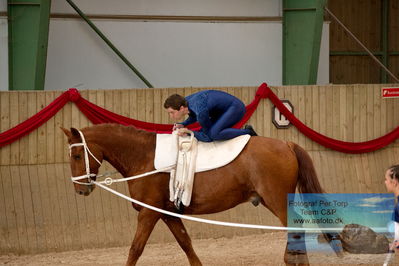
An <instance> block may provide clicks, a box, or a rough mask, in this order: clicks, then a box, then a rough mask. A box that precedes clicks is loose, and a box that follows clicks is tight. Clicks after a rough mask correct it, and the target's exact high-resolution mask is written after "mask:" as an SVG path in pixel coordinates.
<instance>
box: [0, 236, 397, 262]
mask: <svg viewBox="0 0 399 266" xmlns="http://www.w3.org/2000/svg"><path fill="white" fill-rule="evenodd" d="M193 245H194V249H195V250H196V252H197V255H198V256H199V258H200V259H201V261H202V263H203V265H217V266H227V265H229V266H235V265H236V266H238V265H241V266H243V265H284V263H283V254H284V250H285V245H286V233H285V232H272V233H265V234H260V235H250V236H240V237H238V236H236V237H234V238H230V239H228V238H219V239H205V240H193ZM128 250H129V247H120V248H108V249H89V250H82V251H70V252H61V253H46V254H38V255H30V256H29V255H24V256H16V255H3V256H0V265H32V266H33V265H36V266H39V265H75V266H77V265H124V263H125V262H126V259H127V254H128ZM386 258H387V254H379V255H354V254H348V253H345V255H344V256H343V257H342V258H338V257H336V256H335V255H334V254H333V253H329V254H326V253H323V254H321V253H320V252H318V253H311V252H309V261H310V263H311V264H312V265H339V264H346V265H348V264H349V265H383V263H384V261H385V260H386ZM137 265H139V266H153V265H176V266H180V265H188V260H187V258H186V256H185V254H184V253H183V251H182V250H181V249H180V247H179V246H178V245H177V244H176V243H167V244H148V245H147V246H146V248H145V250H144V253H143V255H142V256H141V258H140V260H139V262H138V264H137ZM389 265H399V263H398V260H397V259H396V258H395V256H393V257H392V259H391V260H390V263H389Z"/></svg>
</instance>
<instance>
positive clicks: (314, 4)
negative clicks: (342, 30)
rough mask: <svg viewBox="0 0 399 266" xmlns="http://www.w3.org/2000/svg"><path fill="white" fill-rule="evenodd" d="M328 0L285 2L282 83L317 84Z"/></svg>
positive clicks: (293, 0) (287, 0)
mask: <svg viewBox="0 0 399 266" xmlns="http://www.w3.org/2000/svg"><path fill="white" fill-rule="evenodd" d="M326 3H327V0H300V1H299V0H283V84H284V85H307V84H316V82H317V70H318V66H319V56H320V43H321V35H322V29H323V20H324V7H325V5H326Z"/></svg>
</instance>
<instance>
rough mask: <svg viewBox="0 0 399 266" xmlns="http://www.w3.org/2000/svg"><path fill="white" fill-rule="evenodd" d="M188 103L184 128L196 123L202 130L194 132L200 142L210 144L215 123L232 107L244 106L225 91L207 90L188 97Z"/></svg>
mask: <svg viewBox="0 0 399 266" xmlns="http://www.w3.org/2000/svg"><path fill="white" fill-rule="evenodd" d="M186 100H187V102H188V110H189V117H188V118H187V119H186V120H185V121H184V122H182V123H181V124H183V125H184V126H187V125H190V124H192V123H194V122H196V121H198V122H199V124H200V125H201V127H202V129H201V130H200V131H196V132H194V136H195V137H196V138H197V139H198V140H199V141H205V142H209V141H212V139H211V138H210V137H209V135H208V132H209V129H210V128H211V127H212V125H213V123H214V122H216V120H217V119H218V118H219V117H220V116H221V115H222V114H223V113H224V112H225V111H226V110H227V109H228V108H229V107H230V106H232V105H234V104H242V103H241V101H240V100H239V99H238V98H236V97H234V96H233V95H230V94H228V93H226V92H223V91H216V90H205V91H200V92H197V93H194V94H192V95H189V96H187V97H186Z"/></svg>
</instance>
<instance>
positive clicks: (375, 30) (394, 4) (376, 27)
mask: <svg viewBox="0 0 399 266" xmlns="http://www.w3.org/2000/svg"><path fill="white" fill-rule="evenodd" d="M383 1H388V51H389V52H396V53H395V54H391V55H390V56H389V59H388V68H389V69H390V71H391V72H392V73H394V75H396V77H398V76H399V20H398V19H397V18H398V16H399V1H397V0H351V1H347V0H330V1H328V8H329V9H330V10H331V11H332V12H333V13H334V14H335V16H337V17H338V19H339V20H340V21H341V22H342V23H343V24H345V26H346V27H347V28H349V30H350V31H351V32H352V33H353V34H354V35H355V36H356V37H357V38H358V39H359V40H360V41H361V42H362V43H363V44H364V45H365V46H366V47H367V48H368V49H369V50H370V51H372V52H376V53H378V52H381V51H382V49H383V47H382V42H381V40H382V39H381V38H382V30H381V29H382V27H381V25H382V24H381V23H382V12H383V11H382V7H383ZM327 19H328V20H330V21H331V25H330V51H331V52H365V51H364V50H363V48H361V47H360V46H359V45H358V44H357V43H356V42H355V40H354V39H353V38H352V37H351V36H349V34H348V33H346V31H345V30H344V29H343V28H342V27H341V26H340V25H339V24H338V23H337V22H336V21H335V20H334V19H332V18H330V17H328V16H327ZM380 55H381V54H379V55H378V54H377V55H376V57H377V58H378V59H380V60H381V56H380ZM381 73H382V70H381V69H380V67H379V65H377V63H375V62H374V60H372V59H371V57H370V56H368V55H330V81H331V83H334V84H351V83H380V82H381V79H380V75H381ZM388 82H394V81H393V79H392V78H390V77H389V76H388Z"/></svg>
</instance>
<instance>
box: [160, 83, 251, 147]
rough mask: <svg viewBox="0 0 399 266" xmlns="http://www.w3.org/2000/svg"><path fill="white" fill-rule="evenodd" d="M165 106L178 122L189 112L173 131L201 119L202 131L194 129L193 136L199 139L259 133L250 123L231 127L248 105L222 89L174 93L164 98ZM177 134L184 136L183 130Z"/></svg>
mask: <svg viewBox="0 0 399 266" xmlns="http://www.w3.org/2000/svg"><path fill="white" fill-rule="evenodd" d="M164 108H165V109H166V110H167V112H168V114H169V116H170V118H172V119H173V120H174V121H176V122H177V121H180V120H181V119H183V118H184V117H185V115H188V118H187V119H186V120H185V121H183V122H182V123H178V124H175V125H174V127H173V130H175V129H177V128H183V127H186V126H188V125H190V124H192V123H194V122H197V121H198V123H199V124H200V125H201V130H200V131H194V136H195V138H197V140H199V141H204V142H211V141H214V140H227V139H232V138H235V137H238V136H241V135H245V134H249V135H251V136H257V134H256V132H255V131H254V129H253V128H252V126H250V125H246V126H245V128H244V129H236V128H232V127H233V126H234V125H235V124H236V123H237V122H239V121H240V120H241V119H242V118H243V116H244V114H245V105H244V103H243V102H242V101H241V100H240V99H238V98H236V97H234V96H233V95H231V94H228V93H226V92H223V91H217V90H204V91H200V92H197V93H194V94H191V95H189V96H187V97H185V98H184V97H183V96H181V95H179V94H173V95H171V96H169V97H168V98H167V99H166V100H165V103H164ZM178 134H179V135H180V136H182V135H185V133H182V132H179V133H178Z"/></svg>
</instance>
